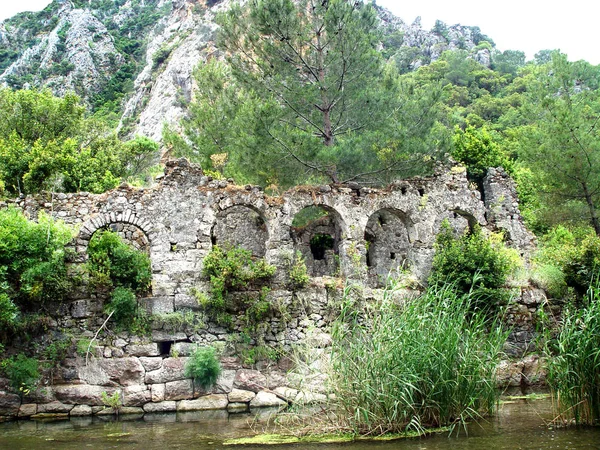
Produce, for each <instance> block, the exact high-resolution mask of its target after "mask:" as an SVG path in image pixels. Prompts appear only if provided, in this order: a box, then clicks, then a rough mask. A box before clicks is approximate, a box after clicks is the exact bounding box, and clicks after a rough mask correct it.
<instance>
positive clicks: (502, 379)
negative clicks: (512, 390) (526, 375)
mask: <svg viewBox="0 0 600 450" xmlns="http://www.w3.org/2000/svg"><path fill="white" fill-rule="evenodd" d="M522 372H523V362H522V361H518V362H511V361H507V360H504V361H500V364H498V368H497V369H496V382H497V384H498V386H500V387H504V386H520V385H521V377H522Z"/></svg>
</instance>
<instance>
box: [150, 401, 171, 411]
mask: <svg viewBox="0 0 600 450" xmlns="http://www.w3.org/2000/svg"><path fill="white" fill-rule="evenodd" d="M143 409H144V412H147V413H156V412H170V411H177V402H174V401H164V402H158V403H146V404H145V405H144V408H143Z"/></svg>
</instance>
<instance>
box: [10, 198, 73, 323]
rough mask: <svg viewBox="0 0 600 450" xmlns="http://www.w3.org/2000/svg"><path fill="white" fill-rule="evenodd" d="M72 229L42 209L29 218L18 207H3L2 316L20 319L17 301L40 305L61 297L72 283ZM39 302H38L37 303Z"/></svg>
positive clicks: (24, 305) (29, 306)
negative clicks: (69, 263)
mask: <svg viewBox="0 0 600 450" xmlns="http://www.w3.org/2000/svg"><path fill="white" fill-rule="evenodd" d="M71 238H72V231H71V230H70V229H69V228H68V227H66V226H65V225H64V224H63V223H61V222H55V221H54V220H53V219H52V218H51V217H50V216H48V215H46V214H44V213H43V212H40V214H39V216H38V221H37V222H34V221H31V220H28V219H27V218H26V217H25V215H24V214H23V213H22V212H21V211H19V210H17V209H15V208H7V209H3V210H0V317H1V318H0V320H1V321H2V322H4V323H7V322H6V321H9V322H10V321H14V320H16V316H15V313H16V311H15V309H14V305H17V306H19V307H20V308H21V309H25V310H26V309H34V308H36V309H37V306H39V304H40V303H43V302H45V301H50V300H53V301H56V300H61V299H63V298H64V296H65V295H66V294H67V292H68V291H69V289H70V287H71V282H70V280H69V278H68V276H67V270H66V265H65V262H66V258H67V253H66V250H65V245H66V244H67V243H68V242H69V241H70V240H71ZM36 305H37V306H36Z"/></svg>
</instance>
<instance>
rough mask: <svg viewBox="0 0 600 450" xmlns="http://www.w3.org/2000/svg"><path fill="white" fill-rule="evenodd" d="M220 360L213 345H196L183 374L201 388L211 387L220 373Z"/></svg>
mask: <svg viewBox="0 0 600 450" xmlns="http://www.w3.org/2000/svg"><path fill="white" fill-rule="evenodd" d="M221 372H222V369H221V362H220V361H219V358H218V356H217V351H216V349H215V348H214V347H198V348H196V350H194V351H193V353H192V354H191V355H190V359H188V362H187V363H186V365H185V372H184V373H185V376H186V377H189V378H193V379H194V383H196V384H198V385H199V386H200V387H201V388H203V389H209V388H211V387H213V386H214V385H215V384H216V382H217V379H218V378H219V376H220V375H221Z"/></svg>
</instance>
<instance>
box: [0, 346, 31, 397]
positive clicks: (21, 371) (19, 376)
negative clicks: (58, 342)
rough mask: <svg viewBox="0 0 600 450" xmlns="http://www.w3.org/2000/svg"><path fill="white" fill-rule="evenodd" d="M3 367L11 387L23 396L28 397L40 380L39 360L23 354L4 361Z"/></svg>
mask: <svg viewBox="0 0 600 450" xmlns="http://www.w3.org/2000/svg"><path fill="white" fill-rule="evenodd" d="M1 367H2V371H3V372H4V374H5V375H6V377H7V378H8V379H9V381H10V385H11V387H12V388H13V389H14V390H16V391H18V392H19V393H20V394H21V395H27V394H28V393H29V391H30V390H32V389H33V388H34V387H35V385H36V384H37V382H38V380H39V378H40V372H39V363H38V361H37V359H35V358H28V357H27V356H25V355H23V354H22V353H19V354H18V355H16V356H13V357H12V358H8V359H5V360H4V361H2V364H1Z"/></svg>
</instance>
